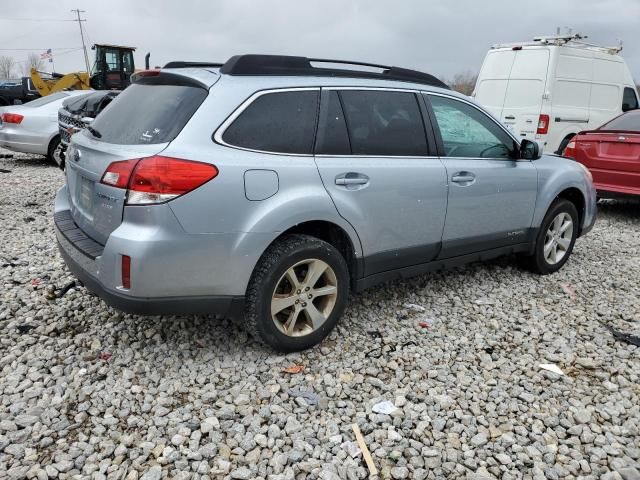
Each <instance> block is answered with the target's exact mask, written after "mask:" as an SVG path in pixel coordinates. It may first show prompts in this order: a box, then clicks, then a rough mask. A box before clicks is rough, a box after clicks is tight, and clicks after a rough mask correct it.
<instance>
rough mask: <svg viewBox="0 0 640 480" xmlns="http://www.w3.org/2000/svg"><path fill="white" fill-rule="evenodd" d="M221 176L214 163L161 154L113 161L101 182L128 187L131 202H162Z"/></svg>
mask: <svg viewBox="0 0 640 480" xmlns="http://www.w3.org/2000/svg"><path fill="white" fill-rule="evenodd" d="M217 175H218V169H217V168H216V167H215V165H211V164H209V163H202V162H194V161H192V160H183V159H180V158H170V157H162V156H159V155H156V156H153V157H148V158H142V159H139V160H123V161H118V162H113V163H112V164H111V165H109V167H107V170H106V171H105V172H104V175H102V180H101V183H103V184H105V185H110V186H112V187H117V188H126V189H127V190H128V195H127V204H128V205H149V204H154V203H163V202H167V201H169V200H172V199H174V198H176V197H179V196H180V195H184V194H185V193H188V192H190V191H192V190H195V189H196V188H198V187H200V186H202V185H203V184H205V183H206V182H208V181H209V180H211V179H213V178H215V177H216V176H217Z"/></svg>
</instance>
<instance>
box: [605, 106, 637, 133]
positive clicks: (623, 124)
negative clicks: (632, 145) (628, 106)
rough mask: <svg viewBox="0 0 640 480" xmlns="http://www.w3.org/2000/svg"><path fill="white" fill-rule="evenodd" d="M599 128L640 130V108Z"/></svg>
mask: <svg viewBox="0 0 640 480" xmlns="http://www.w3.org/2000/svg"><path fill="white" fill-rule="evenodd" d="M599 130H626V131H631V132H640V110H633V111H632V112H627V113H625V114H623V115H620V116H619V117H618V118H614V119H613V120H611V121H610V122H609V123H605V124H604V125H603V126H601V127H600V129H599Z"/></svg>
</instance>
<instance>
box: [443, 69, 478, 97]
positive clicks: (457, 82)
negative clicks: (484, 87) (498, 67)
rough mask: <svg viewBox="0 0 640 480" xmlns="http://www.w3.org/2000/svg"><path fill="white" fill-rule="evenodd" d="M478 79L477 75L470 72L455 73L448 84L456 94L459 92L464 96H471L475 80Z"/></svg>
mask: <svg viewBox="0 0 640 480" xmlns="http://www.w3.org/2000/svg"><path fill="white" fill-rule="evenodd" d="M477 79H478V75H477V74H476V73H473V72H472V71H471V70H467V71H465V72H460V73H456V74H455V75H454V76H453V78H451V80H449V81H448V82H446V83H448V84H449V86H450V87H451V89H452V90H455V91H456V92H460V93H462V94H464V95H471V94H472V93H473V89H474V88H475V86H476V80H477Z"/></svg>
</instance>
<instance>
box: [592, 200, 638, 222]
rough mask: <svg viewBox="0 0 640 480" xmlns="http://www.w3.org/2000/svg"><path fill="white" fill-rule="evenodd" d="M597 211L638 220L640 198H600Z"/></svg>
mask: <svg viewBox="0 0 640 480" xmlns="http://www.w3.org/2000/svg"><path fill="white" fill-rule="evenodd" d="M598 213H599V214H606V215H614V216H616V217H623V218H628V219H629V220H638V219H640V200H635V199H620V200H600V201H599V202H598Z"/></svg>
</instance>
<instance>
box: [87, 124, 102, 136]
mask: <svg viewBox="0 0 640 480" xmlns="http://www.w3.org/2000/svg"><path fill="white" fill-rule="evenodd" d="M87 130H89V132H90V133H91V135H93V136H94V137H96V138H102V134H101V133H100V132H99V131H98V130H96V129H95V128H93V127H92V126H90V125H87Z"/></svg>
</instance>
